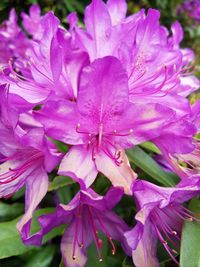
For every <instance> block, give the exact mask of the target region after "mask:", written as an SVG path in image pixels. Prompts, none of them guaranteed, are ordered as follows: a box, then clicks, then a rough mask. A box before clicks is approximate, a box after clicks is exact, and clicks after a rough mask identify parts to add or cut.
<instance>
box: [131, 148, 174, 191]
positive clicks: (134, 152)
mask: <svg viewBox="0 0 200 267" xmlns="http://www.w3.org/2000/svg"><path fill="white" fill-rule="evenodd" d="M127 155H128V158H129V160H130V162H133V163H134V164H135V165H136V166H137V167H139V168H140V169H142V170H143V171H144V172H146V173H147V174H148V175H150V176H151V177H152V178H153V179H154V180H155V181H157V182H159V183H160V184H161V185H164V186H174V185H175V184H176V183H177V182H178V177H177V176H176V175H175V174H174V173H170V172H165V171H163V170H162V168H161V167H160V166H159V165H158V163H157V162H156V161H155V160H154V159H152V157H151V156H149V155H148V154H147V153H146V152H144V150H143V149H141V148H140V147H138V146H137V147H135V148H134V149H129V150H127Z"/></svg>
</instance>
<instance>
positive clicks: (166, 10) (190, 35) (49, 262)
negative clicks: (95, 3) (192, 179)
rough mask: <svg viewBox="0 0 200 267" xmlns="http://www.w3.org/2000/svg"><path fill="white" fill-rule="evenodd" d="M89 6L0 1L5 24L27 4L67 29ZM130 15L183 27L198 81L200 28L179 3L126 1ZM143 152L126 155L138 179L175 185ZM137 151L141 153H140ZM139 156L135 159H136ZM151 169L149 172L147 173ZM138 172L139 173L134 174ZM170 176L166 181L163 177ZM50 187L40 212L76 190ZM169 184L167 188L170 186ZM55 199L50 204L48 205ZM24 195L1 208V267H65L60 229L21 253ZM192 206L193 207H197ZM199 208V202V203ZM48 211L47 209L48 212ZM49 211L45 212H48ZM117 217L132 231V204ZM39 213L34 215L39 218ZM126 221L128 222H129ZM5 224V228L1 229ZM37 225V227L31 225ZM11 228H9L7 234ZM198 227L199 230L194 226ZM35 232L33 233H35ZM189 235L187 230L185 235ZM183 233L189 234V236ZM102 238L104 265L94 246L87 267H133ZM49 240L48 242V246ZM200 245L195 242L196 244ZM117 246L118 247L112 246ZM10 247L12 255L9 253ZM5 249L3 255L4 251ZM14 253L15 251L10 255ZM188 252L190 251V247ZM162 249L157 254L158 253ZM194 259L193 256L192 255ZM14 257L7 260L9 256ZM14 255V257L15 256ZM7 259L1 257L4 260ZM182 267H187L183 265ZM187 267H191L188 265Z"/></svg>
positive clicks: (62, 0)
mask: <svg viewBox="0 0 200 267" xmlns="http://www.w3.org/2000/svg"><path fill="white" fill-rule="evenodd" d="M89 2H90V0H82V1H79V0H41V1H37V0H24V1H23V0H1V1H0V22H2V21H3V20H5V19H6V18H7V17H8V15H9V11H10V10H11V9H12V8H15V9H16V12H17V14H18V15H19V21H20V13H21V12H22V11H25V12H28V10H29V8H30V6H31V4H33V3H39V5H40V7H41V9H42V13H43V14H44V13H45V12H47V11H49V10H53V11H54V13H55V15H56V16H58V17H59V18H60V20H61V22H62V23H63V24H64V25H65V26H66V16H67V15H68V14H69V13H70V12H72V11H76V12H77V13H78V16H79V19H80V21H81V20H82V19H83V13H84V8H85V6H86V5H87V4H89ZM127 2H128V14H132V13H134V12H137V11H139V10H140V9H141V8H150V7H152V8H156V9H159V10H160V11H161V22H162V24H163V25H165V26H166V27H168V28H169V27H170V25H171V24H172V23H173V22H174V21H176V20H179V21H180V22H181V24H182V26H183V29H184V33H185V37H184V41H183V43H182V46H183V47H190V48H192V49H193V50H194V51H195V52H196V73H197V74H198V75H199V76H200V45H199V40H200V24H199V25H198V24H197V23H195V21H193V20H192V19H191V18H189V17H188V16H187V15H186V14H178V12H177V8H178V5H179V4H180V3H182V2H183V0H141V1H139V0H138V1H136V0H135V1H133V0H128V1H127ZM197 98H199V93H198V92H197V93H195V94H193V95H192V96H191V102H192V103H194V102H195V101H196V99H197ZM56 144H57V146H58V148H59V149H60V150H61V151H63V152H66V151H67V149H68V148H67V147H66V146H65V145H63V144H62V143H61V142H57V143H56ZM141 147H142V148H143V149H144V150H142V149H141V148H139V147H138V148H136V150H132V151H129V157H130V160H131V164H132V166H133V168H135V169H136V168H137V172H138V173H139V175H140V177H148V179H149V181H151V179H152V181H154V182H158V183H160V184H161V185H164V186H168V185H171V184H174V181H175V180H176V179H177V177H176V176H173V174H170V175H171V177H170V178H171V180H169V179H168V178H169V174H166V173H165V172H163V171H162V170H161V169H160V167H159V166H158V165H157V164H156V163H155V162H154V161H153V159H152V158H151V157H150V156H149V155H148V154H147V153H146V151H147V152H148V153H151V154H152V153H159V151H158V149H157V148H156V147H155V146H153V145H152V144H151V143H145V144H143V145H142V146H141ZM138 151H139V153H138ZM136 152H137V153H136ZM150 166H151V167H150ZM138 167H139V169H138ZM167 175H168V177H167ZM98 177H99V178H101V179H97V180H96V181H95V189H96V191H97V192H98V193H100V194H105V192H106V191H107V189H108V187H109V185H110V182H109V181H108V180H107V179H106V178H105V177H102V176H100V175H99V176H98ZM51 180H52V182H51V184H50V187H49V193H48V194H47V196H46V197H45V199H44V201H43V206H44V207H46V206H45V205H46V204H47V205H49V206H52V204H54V203H53V202H55V203H57V202H58V201H61V202H62V203H68V202H69V201H70V199H71V198H72V197H73V196H74V194H75V193H76V192H77V190H78V186H77V184H75V183H73V181H72V180H71V179H69V178H68V177H63V176H57V177H56V174H55V175H54V174H52V177H51ZM169 182H170V183H171V184H169ZM52 199H53V200H52ZM23 203H24V190H20V191H19V192H18V193H17V194H15V195H14V196H13V197H12V198H11V199H9V200H5V201H2V202H0V255H1V254H2V255H3V253H7V258H5V259H1V260H0V267H15V266H16V267H32V266H34V267H37V266H41V267H48V266H49V267H58V266H63V263H62V262H61V255H60V251H59V244H60V235H61V234H62V232H63V230H64V228H63V227H61V228H58V229H55V231H54V232H53V233H50V234H51V235H50V236H47V239H46V240H45V241H48V244H44V245H43V246H42V247H41V248H35V247H34V248H33V247H27V248H26V247H25V246H23V244H22V242H21V241H20V238H19V234H18V233H17V230H16V229H15V224H16V221H17V220H18V218H17V217H18V216H20V215H21V214H22V213H23V209H24V204H23ZM195 203H196V202H195ZM198 203H199V202H198ZM48 210H49V209H48ZM48 210H47V211H48ZM115 210H116V212H117V213H119V214H120V215H121V217H122V218H123V219H125V220H126V222H127V223H128V224H129V225H130V226H132V225H133V223H134V221H133V219H132V218H133V216H134V214H135V212H136V208H135V203H134V201H133V200H132V198H130V197H128V196H124V197H123V198H122V200H121V202H120V203H119V204H118V205H117V207H116V208H115ZM38 213H40V211H37V214H38ZM127 218H129V219H127ZM5 222H6V223H5ZM34 225H35V223H34ZM9 227H10V228H9ZM193 227H196V226H195V223H194V224H189V223H188V224H186V225H185V230H184V240H183V244H182V250H183V253H185V250H187V248H188V242H189V243H190V242H191V238H190V233H191V234H195V233H196V232H195V233H194V231H193ZM198 227H199V226H198ZM36 228H37V227H36ZM187 229H188V230H187ZM187 231H189V232H190V233H189V232H188V233H189V234H187ZM6 235H7V237H8V240H7V241H5V240H3V237H5V236H6ZM52 238H53V239H52ZM102 238H103V242H104V243H105V244H106V245H105V246H104V251H103V255H104V256H105V257H104V258H106V261H105V262H103V263H99V262H98V260H97V256H96V251H95V248H94V245H93V246H92V247H91V248H90V250H89V254H88V255H89V261H88V263H87V267H94V266H102V267H105V266H112V267H121V266H123V267H131V266H133V263H132V261H131V259H130V258H129V257H126V256H125V254H124V253H123V252H122V250H120V249H118V252H117V254H116V256H115V257H113V256H112V255H111V250H110V249H109V246H108V244H107V240H106V239H105V238H104V237H102ZM50 239H51V240H50ZM197 242H199V239H198V240H197ZM116 245H117V246H118V244H116ZM13 247H14V249H13ZM6 249H7V250H6ZM12 249H13V250H14V251H15V252H14V253H12ZM191 249H194V248H193V247H192V248H191ZM161 250H162V248H161V249H160V250H159V252H160V251H161ZM194 253H195V250H194ZM11 255H12V257H9V256H11ZM14 255H18V256H14ZM160 255H161V258H160V260H161V266H162V267H172V266H174V264H173V263H172V261H171V260H170V259H169V257H168V255H165V254H164V253H162V252H160ZM4 256H5V254H4ZM181 261H182V262H183V261H185V258H184V257H182V258H181ZM182 266H186V265H183V263H182ZM187 267H193V266H191V265H190V266H189V265H187Z"/></svg>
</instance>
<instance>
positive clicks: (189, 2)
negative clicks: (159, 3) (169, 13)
mask: <svg viewBox="0 0 200 267" xmlns="http://www.w3.org/2000/svg"><path fill="white" fill-rule="evenodd" d="M178 12H179V13H182V12H185V13H186V14H187V15H188V16H190V17H191V18H192V19H194V20H196V21H197V22H200V3H199V0H185V2H184V3H182V4H181V5H180V6H179V7H178Z"/></svg>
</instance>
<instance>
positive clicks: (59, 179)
mask: <svg viewBox="0 0 200 267" xmlns="http://www.w3.org/2000/svg"><path fill="white" fill-rule="evenodd" d="M73 183H74V181H73V180H72V179H71V178H70V177H68V176H56V177H55V178H54V179H53V181H52V182H51V183H50V184H49V189H48V191H53V190H57V189H58V188H60V187H64V186H67V185H70V184H73Z"/></svg>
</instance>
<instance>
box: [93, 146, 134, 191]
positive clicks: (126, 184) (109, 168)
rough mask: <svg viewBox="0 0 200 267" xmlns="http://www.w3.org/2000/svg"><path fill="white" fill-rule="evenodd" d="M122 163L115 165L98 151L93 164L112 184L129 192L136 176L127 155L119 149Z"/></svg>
mask: <svg viewBox="0 0 200 267" xmlns="http://www.w3.org/2000/svg"><path fill="white" fill-rule="evenodd" d="M121 155H122V163H120V165H117V164H116V163H115V162H114V161H113V160H112V159H111V158H110V157H108V156H107V155H106V154H105V153H104V152H101V153H98V154H97V156H96V160H95V164H96V166H97V169H98V171H100V172H102V173H103V174H104V175H105V176H106V177H107V178H108V179H109V180H110V181H111V183H112V184H113V186H119V187H122V188H123V189H124V192H125V193H126V194H129V195H130V194H131V185H132V183H133V181H134V180H135V179H136V178H137V175H136V173H134V171H133V170H132V169H131V167H130V164H129V161H128V158H127V156H126V155H125V154H124V152H123V151H121Z"/></svg>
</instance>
